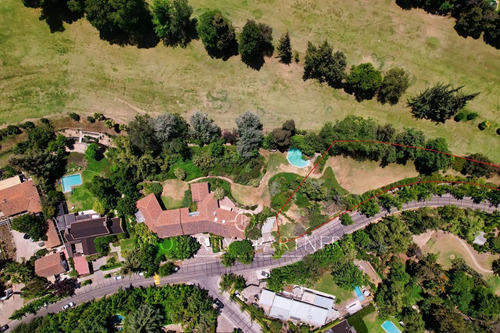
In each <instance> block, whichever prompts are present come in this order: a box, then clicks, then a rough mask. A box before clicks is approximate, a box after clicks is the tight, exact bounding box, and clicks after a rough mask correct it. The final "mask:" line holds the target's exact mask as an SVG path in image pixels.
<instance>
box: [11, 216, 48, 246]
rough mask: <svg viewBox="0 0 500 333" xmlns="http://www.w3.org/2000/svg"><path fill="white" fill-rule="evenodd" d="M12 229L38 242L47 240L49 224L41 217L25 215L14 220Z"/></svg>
mask: <svg viewBox="0 0 500 333" xmlns="http://www.w3.org/2000/svg"><path fill="white" fill-rule="evenodd" d="M11 227H12V229H14V230H17V231H19V232H24V233H27V234H29V235H30V237H31V238H32V239H33V240H35V241H38V240H40V239H43V238H45V234H46V233H47V228H48V224H47V222H46V221H45V218H44V217H43V216H41V215H36V214H24V215H21V216H19V217H16V218H15V219H13V220H12V223H11Z"/></svg>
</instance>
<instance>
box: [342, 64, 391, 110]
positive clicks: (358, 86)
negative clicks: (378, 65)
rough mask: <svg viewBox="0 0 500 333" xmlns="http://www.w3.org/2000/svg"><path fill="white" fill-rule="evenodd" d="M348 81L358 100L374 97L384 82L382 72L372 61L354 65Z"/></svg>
mask: <svg viewBox="0 0 500 333" xmlns="http://www.w3.org/2000/svg"><path fill="white" fill-rule="evenodd" d="M346 82H347V85H348V88H349V89H350V90H352V91H353V92H354V96H356V99H357V100H358V101H360V100H364V99H372V98H373V96H375V92H376V91H377V89H378V88H379V87H380V85H381V84H382V74H381V73H380V71H379V70H376V69H375V67H373V65H372V64H371V63H363V64H359V65H357V66H355V65H353V66H352V67H351V72H350V73H349V75H348V76H347V79H346Z"/></svg>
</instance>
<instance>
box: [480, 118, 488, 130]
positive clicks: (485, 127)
mask: <svg viewBox="0 0 500 333" xmlns="http://www.w3.org/2000/svg"><path fill="white" fill-rule="evenodd" d="M490 125H491V124H490V122H489V121H488V120H486V121H483V122H482V123H479V126H478V127H479V129H480V130H481V131H484V130H485V129H487V128H488V127H490Z"/></svg>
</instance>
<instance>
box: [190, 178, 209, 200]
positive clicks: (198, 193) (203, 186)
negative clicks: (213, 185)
mask: <svg viewBox="0 0 500 333" xmlns="http://www.w3.org/2000/svg"><path fill="white" fill-rule="evenodd" d="M208 192H209V191H208V183H206V182H204V183H194V184H191V196H192V198H193V201H194V202H198V201H201V200H203V199H204V198H205V197H206V196H207V195H208Z"/></svg>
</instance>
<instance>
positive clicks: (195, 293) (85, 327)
mask: <svg viewBox="0 0 500 333" xmlns="http://www.w3.org/2000/svg"><path fill="white" fill-rule="evenodd" d="M117 314H121V315H122V316H123V317H125V320H124V324H123V327H124V329H125V331H126V332H159V331H161V328H162V327H163V326H164V325H166V324H177V323H178V324H181V325H182V327H183V329H184V331H186V332H210V331H212V330H215V327H216V325H217V316H218V311H217V310H216V309H215V308H214V307H213V300H212V298H211V297H210V296H209V295H208V292H207V291H206V290H203V289H200V288H198V287H197V286H194V285H182V284H179V285H168V286H165V287H161V288H154V287H149V288H128V289H125V290H122V289H120V290H119V291H118V292H117V293H115V294H113V295H112V296H109V297H104V298H102V299H100V300H94V301H90V302H86V303H83V304H81V305H79V306H77V307H75V308H72V309H68V310H67V311H63V312H59V313H58V314H49V315H47V316H45V317H41V318H40V317H39V318H36V319H34V320H32V321H31V322H29V323H22V324H20V325H18V326H17V327H16V328H14V330H13V332H17V333H24V332H30V333H31V332H38V331H40V332H68V333H69V332H72V333H73V332H76V333H87V332H100V333H101V332H102V333H107V332H115V330H116V327H115V326H114V324H113V323H112V320H111V319H112V317H113V316H116V315H117Z"/></svg>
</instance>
